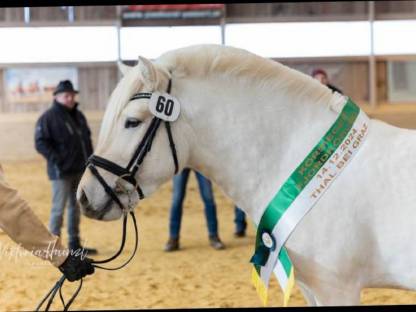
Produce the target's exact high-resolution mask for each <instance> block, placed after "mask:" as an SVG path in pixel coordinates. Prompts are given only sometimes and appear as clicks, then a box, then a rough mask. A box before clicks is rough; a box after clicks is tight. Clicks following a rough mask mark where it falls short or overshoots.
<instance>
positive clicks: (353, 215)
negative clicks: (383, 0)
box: [77, 45, 416, 305]
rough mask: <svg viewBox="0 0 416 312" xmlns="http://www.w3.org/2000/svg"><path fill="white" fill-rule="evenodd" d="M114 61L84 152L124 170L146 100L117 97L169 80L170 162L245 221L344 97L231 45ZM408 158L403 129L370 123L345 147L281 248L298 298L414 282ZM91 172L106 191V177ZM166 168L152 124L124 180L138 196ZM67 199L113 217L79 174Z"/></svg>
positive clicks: (356, 295) (91, 180)
mask: <svg viewBox="0 0 416 312" xmlns="http://www.w3.org/2000/svg"><path fill="white" fill-rule="evenodd" d="M121 69H122V71H123V73H124V76H123V78H122V79H121V81H120V82H119V83H118V85H117V87H116V88H115V90H114V92H113V93H112V95H111V98H110V100H109V104H108V107H107V110H106V112H105V115H104V119H103V122H102V126H101V131H100V135H99V139H98V143H97V148H96V153H95V154H96V155H99V156H101V157H103V158H105V159H108V160H110V161H112V162H114V163H116V164H118V165H120V166H125V165H126V164H127V163H128V162H129V160H130V159H131V157H132V154H133V152H134V150H135V149H136V147H137V144H138V143H139V142H140V140H141V139H142V138H143V136H144V133H145V131H146V129H147V128H148V127H149V124H150V120H151V119H152V114H151V113H150V111H149V107H148V101H149V100H148V99H143V98H142V99H136V100H131V101H130V100H129V99H130V98H131V96H132V95H133V94H135V93H137V92H154V91H160V92H165V90H166V88H167V85H168V81H169V79H171V82H172V89H171V94H172V95H173V96H175V97H176V98H177V99H178V100H179V101H180V104H181V111H180V115H179V117H178V119H177V120H176V121H174V122H172V124H171V127H172V137H173V140H174V143H175V146H176V152H177V156H178V164H179V170H181V169H183V168H185V167H190V168H193V169H195V170H198V171H200V172H201V173H203V174H204V175H205V176H207V177H208V178H209V179H211V180H213V181H214V182H215V183H217V184H218V185H219V186H220V187H221V188H222V190H223V191H224V192H225V193H226V194H227V195H228V196H229V197H230V198H231V199H232V200H233V201H234V202H235V203H236V204H237V205H238V206H239V207H241V208H242V209H243V210H244V211H245V212H246V214H247V215H248V216H249V217H250V218H251V219H252V220H253V221H254V222H255V224H258V222H259V220H260V218H261V216H262V213H263V211H264V210H265V208H266V206H267V204H268V203H269V202H270V200H271V199H272V198H273V196H274V195H275V193H276V192H277V190H278V189H279V187H280V186H281V185H282V184H283V182H284V181H285V180H286V179H287V177H288V176H289V175H290V174H291V172H292V171H293V170H294V169H295V168H296V167H297V166H298V165H299V163H300V162H301V161H302V160H303V159H304V158H305V156H306V155H307V154H308V152H309V151H310V150H311V149H312V148H313V147H314V146H315V144H316V143H317V142H318V141H319V139H320V138H321V137H322V136H323V135H324V133H325V132H326V131H327V130H328V129H329V127H330V126H331V124H332V123H333V122H334V120H335V119H336V117H337V116H338V114H339V112H340V110H341V109H342V107H343V105H344V103H345V101H346V98H345V97H343V96H341V95H339V94H337V93H332V92H331V91H330V90H329V89H328V88H327V87H325V86H323V85H321V84H320V83H319V82H317V81H316V80H314V79H312V78H310V77H309V76H307V75H304V74H302V73H300V72H298V71H295V70H292V69H290V68H288V67H286V66H283V65H282V64H279V63H277V62H274V61H271V60H268V59H265V58H262V57H259V56H256V55H254V54H251V53H249V52H247V51H245V50H241V49H236V48H232V47H224V46H217V45H199V46H192V47H187V48H182V49H177V50H174V51H170V52H167V53H165V54H163V55H162V56H160V57H159V58H158V59H156V60H155V61H149V60H147V59H145V58H143V57H139V62H138V64H137V65H136V66H134V67H127V66H125V65H124V66H122V68H121ZM351 79H354V77H351ZM126 120H129V122H132V123H131V126H130V127H126ZM414 155H416V132H415V131H412V130H407V129H400V128H397V127H394V126H391V125H388V124H386V123H384V122H381V121H378V120H374V119H370V123H369V133H368V135H367V138H366V140H365V142H364V144H363V146H362V147H361V148H360V150H359V151H358V153H357V155H356V156H355V157H354V159H353V160H352V161H351V163H350V164H349V165H348V166H347V167H346V168H345V170H344V171H343V172H342V173H341V174H340V176H339V177H338V178H337V179H336V180H335V181H334V183H333V184H332V186H331V187H330V189H329V190H328V191H327V192H326V193H325V194H324V195H323V196H322V198H321V199H320V200H319V201H318V203H317V204H316V206H314V207H313V208H312V209H311V211H310V212H309V213H308V214H307V215H306V216H305V217H304V218H303V219H302V221H301V222H300V223H299V224H298V226H297V227H296V229H295V230H294V232H293V233H292V235H291V236H290V237H289V239H288V241H287V242H286V244H285V246H286V249H287V251H288V254H289V256H290V258H291V259H292V262H293V265H294V268H295V278H296V283H297V285H298V286H299V287H300V289H301V290H302V292H303V294H304V296H305V298H306V300H307V302H308V304H309V305H357V304H359V303H360V291H361V290H362V289H363V288H371V287H391V288H403V289H415V287H416V266H415V263H416V248H413V239H415V238H416V210H415V209H416V207H415V206H416V192H415V187H416V183H415V177H416V157H414ZM98 171H99V172H100V174H101V176H102V177H103V179H104V180H105V181H106V183H107V184H108V185H109V186H110V187H111V188H113V189H117V187H118V186H116V184H117V183H118V182H117V183H116V181H117V180H118V177H117V176H116V175H115V174H113V173H111V172H108V171H106V170H103V169H102V168H98ZM173 174H174V162H173V160H172V151H171V148H170V145H169V140H168V136H167V135H166V133H165V131H162V130H159V131H158V132H157V133H156V135H155V137H154V142H153V146H152V149H151V151H150V152H149V153H148V155H147V156H146V157H145V158H144V160H143V163H142V165H141V167H140V169H139V170H138V171H137V173H136V174H135V179H136V181H137V183H138V184H139V185H140V187H141V190H142V192H143V194H144V196H146V197H147V196H149V195H150V194H152V193H153V192H154V191H156V190H157V189H158V187H159V186H160V185H161V184H163V183H164V182H166V181H168V180H169V179H171V178H172V176H173ZM124 187H125V188H129V187H130V188H131V186H129V185H128V183H127V182H126V184H125V185H124ZM118 194H119V198H120V201H121V202H122V203H123V204H125V205H129V207H132V204H133V205H134V206H135V205H137V203H138V202H139V201H140V200H139V197H138V196H137V195H136V194H135V193H133V192H130V193H129V194H127V193H118ZM77 196H78V200H79V202H80V204H81V206H82V208H83V212H84V214H86V215H88V216H90V217H92V218H100V219H103V220H114V219H117V218H119V217H120V216H121V215H122V214H121V210H120V209H119V207H118V206H117V205H116V204H115V203H114V202H111V201H110V200H109V199H110V198H109V196H108V194H107V193H106V192H105V191H104V189H103V187H102V186H101V185H100V184H99V183H97V178H96V177H95V176H93V175H92V174H91V173H90V172H89V171H88V170H87V171H86V172H85V173H84V175H83V177H82V180H81V182H80V184H79V188H78V193H77ZM103 209H106V210H105V211H106V212H105V213H104V214H102V213H101V212H102V211H103ZM253 251H254V246H253ZM247 260H249V259H247Z"/></svg>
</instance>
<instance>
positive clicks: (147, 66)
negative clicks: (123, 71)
mask: <svg viewBox="0 0 416 312" xmlns="http://www.w3.org/2000/svg"><path fill="white" fill-rule="evenodd" d="M139 70H140V72H141V74H142V77H143V79H144V80H145V81H146V82H147V83H149V84H151V85H154V84H155V83H156V68H155V67H154V65H153V63H152V62H151V61H150V60H148V59H147V58H145V57H143V56H139Z"/></svg>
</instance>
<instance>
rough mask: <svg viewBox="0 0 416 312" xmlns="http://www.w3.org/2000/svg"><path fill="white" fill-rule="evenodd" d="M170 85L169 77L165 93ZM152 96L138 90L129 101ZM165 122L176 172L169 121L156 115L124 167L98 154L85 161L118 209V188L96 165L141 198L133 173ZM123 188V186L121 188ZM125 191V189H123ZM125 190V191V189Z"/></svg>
mask: <svg viewBox="0 0 416 312" xmlns="http://www.w3.org/2000/svg"><path fill="white" fill-rule="evenodd" d="M171 86H172V81H171V80H170V79H169V84H168V87H167V91H166V92H167V93H170V90H171ZM151 96H152V93H150V92H139V93H136V94H134V95H133V96H132V97H131V98H130V101H133V100H137V99H150V98H151ZM161 122H164V123H165V128H166V131H167V135H168V139H169V145H170V149H171V152H172V157H173V162H174V165H175V174H176V173H177V172H178V167H179V165H178V158H177V154H176V148H175V143H174V142H173V137H172V131H171V128H170V123H169V122H168V121H164V120H162V119H160V118H158V117H156V116H154V117H153V119H152V121H151V123H150V125H149V127H148V128H147V130H146V132H145V135H144V137H143V139H142V140H141V142H140V143H139V145H138V146H137V148H136V150H135V152H134V154H133V156H132V158H131V159H130V161H129V163H128V165H127V166H126V167H125V168H124V167H121V166H119V165H118V164H116V163H114V162H112V161H110V160H108V159H105V158H102V157H100V156H96V155H92V156H91V157H90V158H89V159H88V162H87V167H88V168H89V169H90V171H91V173H92V174H93V175H94V176H95V177H96V178H97V180H98V182H99V183H100V184H101V185H102V187H103V188H104V190H105V192H106V193H107V195H109V196H110V197H111V199H112V200H113V201H114V202H115V203H117V205H118V206H119V207H120V209H122V210H124V209H125V208H124V206H123V204H122V203H121V201H120V199H119V198H118V196H117V193H120V189H119V190H118V191H115V190H114V189H113V188H111V187H110V186H109V185H108V184H107V182H106V181H105V180H104V178H103V177H102V176H101V175H100V173H99V172H98V170H97V167H99V168H102V169H104V170H106V171H108V172H111V173H112V174H114V175H116V176H118V177H119V178H121V179H123V180H125V181H127V182H129V183H130V184H132V185H133V186H134V187H135V189H136V191H137V193H138V195H139V198H140V199H143V198H144V197H145V196H144V194H143V191H142V189H141V187H140V185H139V183H138V182H137V181H136V178H135V175H136V173H137V171H138V170H139V168H140V165H141V164H142V162H143V160H144V158H145V157H146V155H147V153H148V152H150V149H151V147H152V143H153V139H154V138H155V135H156V132H157V129H158V128H159V126H160V123H161ZM121 190H123V188H121ZM124 191H125V190H124ZM125 192H126V191H125ZM110 208H111V206H110V205H106V207H105V208H104V209H103V210H102V211H101V215H100V218H102V217H103V216H104V215H105V214H106V213H107V211H108V209H110Z"/></svg>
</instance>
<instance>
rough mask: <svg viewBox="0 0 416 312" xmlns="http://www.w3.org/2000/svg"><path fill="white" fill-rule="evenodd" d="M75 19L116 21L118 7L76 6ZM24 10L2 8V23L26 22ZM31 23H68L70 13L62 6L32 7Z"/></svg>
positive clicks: (0, 11) (0, 12)
mask: <svg viewBox="0 0 416 312" xmlns="http://www.w3.org/2000/svg"><path fill="white" fill-rule="evenodd" d="M74 9H75V10H74V17H75V20H76V21H86V20H111V19H113V20H116V19H117V6H114V5H112V6H111V5H109V6H75V7H74ZM23 12H24V10H23V8H22V7H20V8H0V22H22V21H24V13H23ZM30 20H31V21H34V22H36V21H67V20H68V11H67V10H66V9H63V8H62V7H61V6H55V7H31V8H30Z"/></svg>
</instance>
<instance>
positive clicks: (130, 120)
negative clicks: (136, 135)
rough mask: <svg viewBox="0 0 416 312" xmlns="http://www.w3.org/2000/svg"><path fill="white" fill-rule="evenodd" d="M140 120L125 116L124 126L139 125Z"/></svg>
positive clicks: (132, 126)
mask: <svg viewBox="0 0 416 312" xmlns="http://www.w3.org/2000/svg"><path fill="white" fill-rule="evenodd" d="M141 123H142V122H141V121H140V120H139V119H137V118H127V120H126V123H125V124H124V128H135V127H137V126H138V125H140V124H141Z"/></svg>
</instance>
